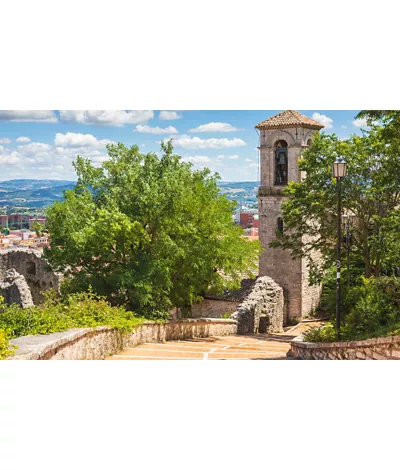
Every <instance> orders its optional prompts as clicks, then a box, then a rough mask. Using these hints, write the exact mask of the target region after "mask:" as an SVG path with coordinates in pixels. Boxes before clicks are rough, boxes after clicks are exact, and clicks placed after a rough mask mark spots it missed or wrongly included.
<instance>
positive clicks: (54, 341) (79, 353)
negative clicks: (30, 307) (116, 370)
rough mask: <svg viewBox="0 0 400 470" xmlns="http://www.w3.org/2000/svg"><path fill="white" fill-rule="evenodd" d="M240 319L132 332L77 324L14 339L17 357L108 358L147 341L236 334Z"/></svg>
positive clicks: (147, 326) (166, 325)
mask: <svg viewBox="0 0 400 470" xmlns="http://www.w3.org/2000/svg"><path fill="white" fill-rule="evenodd" d="M236 331H237V323H236V321H233V320H228V319H218V320H217V319H214V320H210V319H196V320H194V319H189V320H183V321H170V322H166V323H155V322H145V323H143V324H142V325H140V326H139V327H138V328H137V329H135V330H133V331H132V332H131V333H129V334H124V333H121V332H119V331H117V330H115V329H112V328H109V327H106V326H101V327H97V328H74V329H71V330H68V331H64V332H60V333H52V334H50V335H37V336H32V335H30V336H22V337H20V338H16V339H13V340H11V341H10V346H17V349H16V350H15V354H14V356H10V357H9V358H8V359H9V360H13V359H14V360H16V359H30V360H34V359H39V360H48V359H67V360H71V359H104V358H105V357H106V356H109V355H111V354H115V353H117V352H119V351H122V350H123V349H126V348H132V347H134V346H137V345H138V344H143V343H157V342H162V341H169V340H171V341H172V340H184V339H190V338H206V337H209V336H228V335H234V334H236Z"/></svg>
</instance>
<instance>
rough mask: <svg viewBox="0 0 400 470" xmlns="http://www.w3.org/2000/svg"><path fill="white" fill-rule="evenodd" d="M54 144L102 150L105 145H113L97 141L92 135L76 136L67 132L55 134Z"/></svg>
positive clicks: (110, 142) (104, 140) (107, 140)
mask: <svg viewBox="0 0 400 470" xmlns="http://www.w3.org/2000/svg"><path fill="white" fill-rule="evenodd" d="M54 144H55V145H57V146H62V147H94V148H102V147H105V146H106V145H107V144H115V142H114V141H113V140H109V139H102V140H98V139H96V137H94V136H93V135H92V134H76V133H74V132H67V133H66V134H61V133H57V134H56V137H55V139H54Z"/></svg>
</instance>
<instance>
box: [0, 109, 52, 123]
mask: <svg viewBox="0 0 400 470" xmlns="http://www.w3.org/2000/svg"><path fill="white" fill-rule="evenodd" d="M0 121H16V122H57V116H56V114H55V112H54V111H0Z"/></svg>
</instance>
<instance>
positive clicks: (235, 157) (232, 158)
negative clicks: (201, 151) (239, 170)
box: [217, 155, 240, 160]
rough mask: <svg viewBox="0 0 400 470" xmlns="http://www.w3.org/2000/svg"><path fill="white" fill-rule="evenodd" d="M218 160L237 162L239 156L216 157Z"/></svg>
mask: <svg viewBox="0 0 400 470" xmlns="http://www.w3.org/2000/svg"><path fill="white" fill-rule="evenodd" d="M217 158H219V159H221V160H222V159H225V160H237V159H238V158H240V156H239V155H218V157H217Z"/></svg>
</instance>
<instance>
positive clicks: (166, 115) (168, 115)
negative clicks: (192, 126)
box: [158, 111, 183, 121]
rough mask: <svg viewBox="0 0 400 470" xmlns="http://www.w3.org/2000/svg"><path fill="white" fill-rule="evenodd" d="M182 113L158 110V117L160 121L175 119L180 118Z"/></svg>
mask: <svg viewBox="0 0 400 470" xmlns="http://www.w3.org/2000/svg"><path fill="white" fill-rule="evenodd" d="M182 118H183V116H182V114H179V113H177V112H176V111H160V114H159V115H158V119H161V121H175V120H176V119H182Z"/></svg>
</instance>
